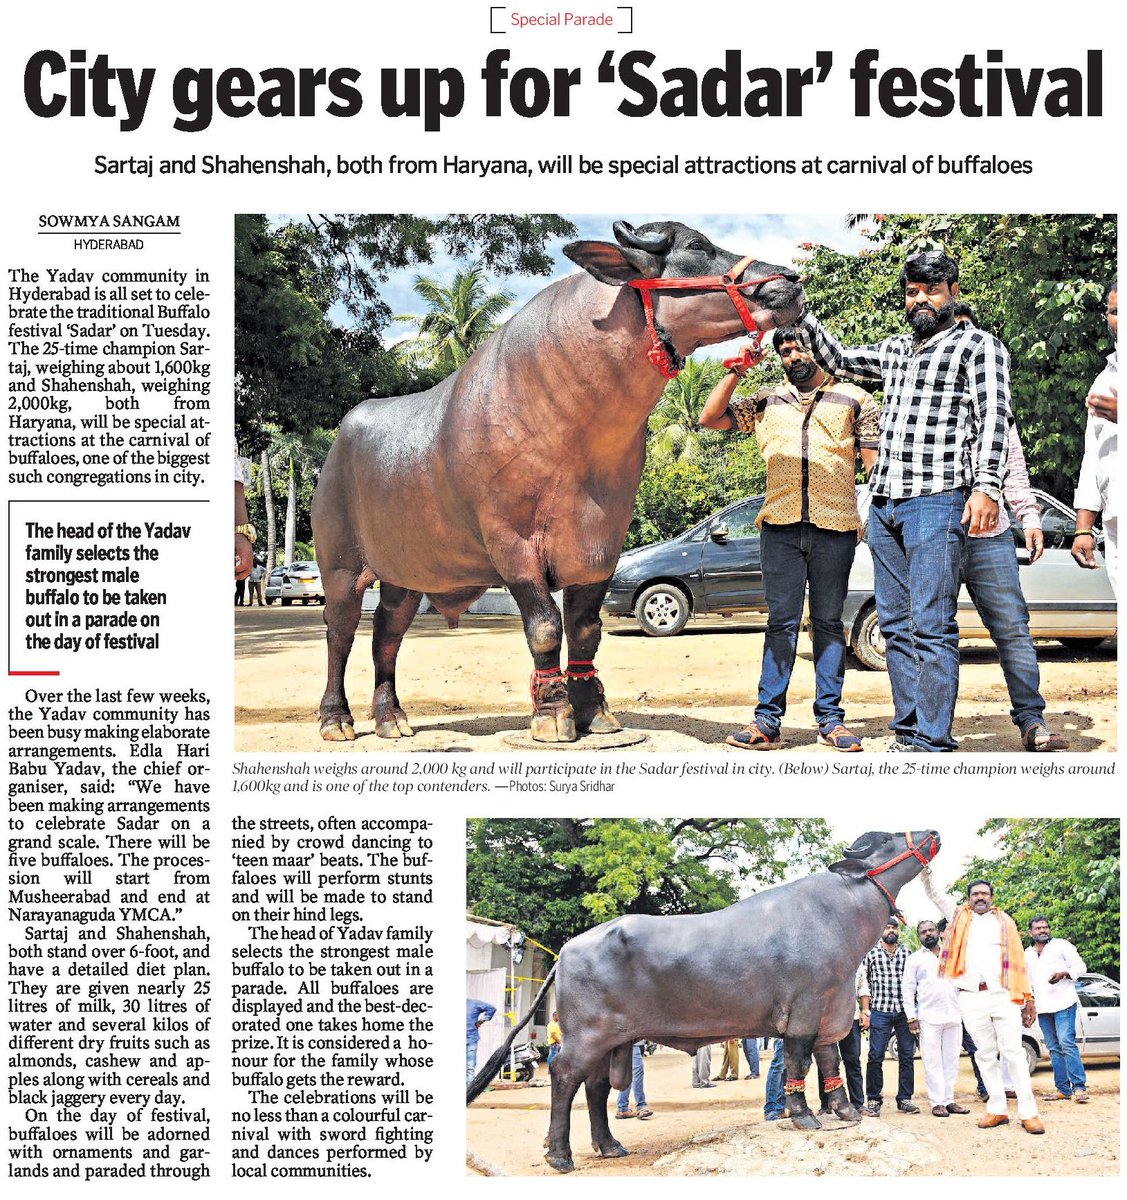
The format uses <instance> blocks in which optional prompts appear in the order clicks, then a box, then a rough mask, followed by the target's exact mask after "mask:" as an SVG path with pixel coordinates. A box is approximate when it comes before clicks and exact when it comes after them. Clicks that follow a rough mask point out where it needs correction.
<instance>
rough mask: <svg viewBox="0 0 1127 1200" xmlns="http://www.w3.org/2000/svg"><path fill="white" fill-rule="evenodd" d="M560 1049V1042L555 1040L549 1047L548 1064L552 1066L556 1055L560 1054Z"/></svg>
mask: <svg viewBox="0 0 1127 1200" xmlns="http://www.w3.org/2000/svg"><path fill="white" fill-rule="evenodd" d="M560 1049H561V1047H560V1043H559V1042H553V1043H552V1044H551V1045H550V1046H549V1047H548V1066H551V1065H552V1063H554V1062H555V1061H556V1055H557V1054H559V1052H560Z"/></svg>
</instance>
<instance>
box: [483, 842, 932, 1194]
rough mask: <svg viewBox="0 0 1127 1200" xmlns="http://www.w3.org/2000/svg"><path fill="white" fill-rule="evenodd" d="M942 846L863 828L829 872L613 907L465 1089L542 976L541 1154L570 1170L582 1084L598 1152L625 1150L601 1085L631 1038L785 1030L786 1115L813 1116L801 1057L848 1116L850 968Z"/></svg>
mask: <svg viewBox="0 0 1127 1200" xmlns="http://www.w3.org/2000/svg"><path fill="white" fill-rule="evenodd" d="M938 850H939V835H938V834H937V833H936V832H935V831H934V830H930V829H928V830H920V831H916V832H912V833H866V834H864V835H862V836H861V837H859V838H858V839H857V840H856V841H855V842H854V843H853V845H852V846H850V847H849V849H848V850H846V851H845V857H844V858H843V859H842V860H841V861H840V862H836V863H834V864H833V865H832V866H831V867H830V868H829V870H828V871H819V872H818V873H817V874H816V875H811V876H808V877H807V878H806V879H798V880H795V881H794V882H792V883H784V884H781V885H780V886H778V887H773V888H769V889H768V890H767V891H764V892H759V893H757V894H756V895H754V896H752V897H750V898H749V899H747V900H741V901H740V902H739V903H738V904H733V905H732V906H731V907H730V908H725V909H722V910H721V911H719V912H713V913H705V914H702V915H699V916H684V917H646V916H629V917H619V918H617V919H616V920H614V921H608V922H607V923H606V924H605V925H598V926H596V927H595V928H594V929H589V930H588V931H587V932H586V933H581V934H580V935H579V936H578V937H576V938H573V939H572V940H571V941H570V942H568V943H567V944H566V945H565V946H564V948H563V950H562V951H561V952H560V957H559V961H558V962H557V964H556V966H555V967H554V968H553V970H552V973H551V975H549V977H548V980H547V981H546V982H545V984H544V989H543V990H542V991H541V995H540V996H538V997H537V998H536V1000H535V1001H534V1002H533V1005H532V1008H531V1009H530V1011H529V1013H528V1014H527V1015H526V1017H525V1018H524V1020H523V1021H522V1022H521V1023H520V1024H519V1025H517V1026H516V1028H514V1029H513V1030H512V1031H511V1033H510V1034H509V1038H508V1040H507V1041H506V1042H505V1044H504V1045H503V1046H501V1047H500V1048H499V1049H498V1050H497V1051H496V1052H495V1053H494V1054H493V1056H492V1057H491V1058H490V1061H489V1062H487V1063H486V1064H485V1066H484V1067H482V1069H481V1070H480V1071H479V1072H478V1074H477V1076H476V1077H475V1078H474V1080H473V1082H472V1083H471V1084H470V1085H469V1087H468V1088H467V1090H466V1101H467V1103H469V1102H470V1101H472V1100H474V1099H475V1098H476V1097H477V1096H479V1095H480V1094H481V1093H482V1092H483V1091H484V1090H485V1088H486V1087H487V1086H488V1084H489V1083H490V1082H491V1081H492V1079H493V1078H494V1076H495V1075H496V1073H497V1070H498V1069H499V1067H500V1065H501V1063H502V1062H503V1060H504V1057H505V1055H506V1054H507V1053H508V1048H509V1045H510V1044H511V1043H512V1041H513V1039H514V1038H515V1037H516V1035H517V1034H518V1033H519V1032H520V1030H521V1029H522V1028H523V1027H524V1025H526V1024H527V1023H528V1020H529V1018H530V1017H531V1016H532V1013H533V1012H535V1010H536V1007H537V1004H538V1003H539V1001H540V999H541V997H542V996H543V994H544V991H546V990H547V988H548V985H549V984H550V982H551V980H552V977H553V976H554V977H555V980H556V1007H557V1008H558V1009H559V1014H560V1026H561V1028H562V1029H563V1049H562V1050H561V1051H560V1053H559V1054H558V1055H557V1056H556V1058H555V1061H554V1062H553V1063H552V1067H551V1074H552V1123H551V1126H550V1127H549V1130H548V1142H547V1146H548V1149H547V1153H546V1155H545V1157H546V1158H547V1160H548V1162H549V1163H550V1164H551V1165H552V1166H553V1167H555V1168H556V1170H557V1171H570V1170H571V1169H572V1167H573V1165H574V1164H573V1163H572V1158H571V1103H572V1100H573V1099H574V1098H575V1093H576V1092H577V1091H578V1090H579V1085H580V1084H581V1083H584V1084H586V1087H587V1108H588V1111H589V1114H590V1119H591V1141H592V1145H593V1146H594V1150H595V1153H596V1154H598V1155H600V1156H602V1157H603V1158H618V1157H620V1156H621V1155H623V1154H626V1153H628V1151H627V1150H626V1148H625V1147H624V1146H623V1145H622V1144H621V1143H620V1142H619V1141H618V1140H617V1139H616V1138H615V1137H614V1135H613V1134H612V1133H611V1131H610V1123H609V1121H608V1120H607V1098H608V1096H609V1095H610V1089H611V1088H612V1087H615V1088H618V1089H622V1088H625V1087H626V1086H627V1085H628V1084H629V1082H630V1067H631V1048H632V1045H633V1043H634V1042H635V1041H636V1040H637V1039H639V1038H649V1039H650V1040H651V1041H655V1042H660V1043H661V1044H662V1045H664V1046H672V1047H673V1048H674V1049H677V1050H685V1051H687V1052H688V1053H689V1054H693V1053H695V1052H696V1051H697V1050H698V1049H700V1047H701V1046H707V1045H710V1044H712V1043H714V1042H722V1041H726V1040H728V1039H729V1038H741V1037H768V1036H770V1037H779V1036H781V1037H782V1038H783V1047H784V1048H783V1054H784V1058H785V1061H786V1069H787V1097H786V1105H787V1115H788V1116H789V1117H791V1118H792V1119H793V1121H794V1124H795V1125H796V1126H798V1127H799V1128H800V1129H818V1128H820V1125H819V1122H818V1118H817V1117H815V1116H814V1114H813V1113H812V1112H811V1111H810V1109H809V1107H808V1106H807V1104H806V1095H805V1092H804V1090H803V1089H804V1087H805V1083H804V1081H805V1078H806V1072H807V1071H808V1070H809V1069H810V1059H811V1056H813V1058H814V1059H815V1060H816V1062H817V1064H818V1066H819V1067H820V1068H821V1069H822V1073H823V1074H824V1075H825V1077H826V1080H827V1087H828V1101H829V1106H830V1109H831V1110H832V1111H833V1112H834V1113H836V1114H837V1115H838V1116H839V1117H841V1118H842V1119H843V1120H847V1121H856V1120H857V1119H858V1114H857V1112H856V1110H855V1109H854V1108H853V1106H852V1105H851V1104H850V1103H849V1097H848V1095H847V1093H846V1091H845V1087H844V1084H843V1082H842V1080H841V1078H840V1077H839V1076H838V1066H839V1058H838V1051H837V1043H838V1042H839V1041H840V1040H841V1039H842V1038H843V1037H845V1035H846V1034H847V1033H848V1032H849V1030H850V1028H851V1027H852V1024H853V1012H854V1006H855V1004H856V996H855V991H854V977H855V975H856V971H857V967H858V965H859V964H860V962H861V959H862V958H864V956H865V954H866V953H867V952H868V951H869V950H870V949H871V948H872V947H873V946H874V945H875V944H876V941H877V938H878V936H879V934H880V932H881V929H882V928H883V927H884V924H885V922H886V921H887V920H888V916H889V913H890V912H892V911H895V902H896V895H897V893H898V892H899V890H900V888H901V887H903V886H904V884H905V883H907V882H908V880H909V879H912V878H913V877H914V876H915V875H917V874H918V873H919V871H920V868H921V867H922V866H923V865H925V863H927V862H930V860H931V859H933V858H934V857H935V855H936V853H937V852H938Z"/></svg>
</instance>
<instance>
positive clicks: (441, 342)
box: [395, 263, 514, 375]
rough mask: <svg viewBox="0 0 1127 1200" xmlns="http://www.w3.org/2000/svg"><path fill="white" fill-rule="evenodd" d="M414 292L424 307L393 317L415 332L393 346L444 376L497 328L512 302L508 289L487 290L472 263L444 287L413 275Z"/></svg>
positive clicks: (477, 266) (402, 355)
mask: <svg viewBox="0 0 1127 1200" xmlns="http://www.w3.org/2000/svg"><path fill="white" fill-rule="evenodd" d="M413 287H414V291H415V294H416V295H417V296H418V297H419V298H420V299H421V300H422V301H424V303H425V304H426V306H427V310H426V312H425V313H424V314H422V315H421V316H418V315H412V314H407V313H405V314H402V315H400V316H397V317H396V318H395V319H396V320H397V321H409V322H412V323H414V324H417V325H418V335H417V336H416V337H414V338H410V339H408V340H407V341H405V342H399V343H398V344H397V345H396V347H395V349H396V352H397V353H398V354H399V356H400V358H401V359H402V360H403V361H404V362H405V363H407V364H408V365H411V366H415V365H421V366H424V367H429V368H433V369H434V370H437V371H439V372H441V373H442V374H444V375H448V374H450V373H451V372H453V371H456V370H458V368H459V367H461V366H462V365H463V364H464V363H465V362H466V360H467V359H468V358H469V357H470V355H471V354H473V352H474V351H475V350H476V349H477V348H478V346H480V345H481V343H482V342H484V341H485V339H486V338H487V337H488V336H489V335H490V334H491V333H493V331H494V330H495V329H496V328H497V326H498V322H499V320H500V318H501V317H502V316H504V314H505V313H506V312H507V311H508V309H509V308H510V306H511V305H512V303H513V299H514V296H513V293H512V292H509V291H506V290H504V289H503V288H502V289H501V290H500V291H494V292H491V291H489V290H488V286H487V280H486V276H485V271H484V270H483V269H482V267H481V265H480V264H479V263H474V264H473V265H472V266H470V267H468V268H467V269H466V270H464V271H458V272H457V273H456V274H455V275H454V279H453V281H452V282H451V283H450V285H449V286H446V285H444V284H442V283H440V282H439V281H438V280H437V279H432V278H431V277H430V276H428V275H417V276H416V277H415V282H414V284H413Z"/></svg>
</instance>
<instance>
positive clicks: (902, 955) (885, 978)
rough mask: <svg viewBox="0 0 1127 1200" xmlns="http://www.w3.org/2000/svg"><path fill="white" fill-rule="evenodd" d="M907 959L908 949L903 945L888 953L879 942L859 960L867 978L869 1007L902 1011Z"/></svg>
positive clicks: (885, 1011)
mask: <svg viewBox="0 0 1127 1200" xmlns="http://www.w3.org/2000/svg"><path fill="white" fill-rule="evenodd" d="M907 961H908V951H907V949H906V948H905V947H904V946H897V947H896V953H895V954H889V953H888V951H887V950H885V948H884V946H883V945H882V944H881V943H880V942H878V943H877V944H876V945H875V946H874V947H873V948H872V949H871V950H870V951H869V953H868V954H866V955H865V957H864V958H863V959H862V960H861V967H862V969H863V970H864V972H865V975H866V976H867V977H868V980H869V1007H870V1008H871V1009H873V1010H874V1011H875V1012H883V1013H898V1012H903V1010H904V966H905V964H906V963H907Z"/></svg>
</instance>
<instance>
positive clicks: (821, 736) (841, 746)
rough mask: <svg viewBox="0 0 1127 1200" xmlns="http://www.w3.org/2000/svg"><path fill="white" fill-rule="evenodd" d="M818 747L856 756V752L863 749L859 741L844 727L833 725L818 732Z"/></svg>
mask: <svg viewBox="0 0 1127 1200" xmlns="http://www.w3.org/2000/svg"><path fill="white" fill-rule="evenodd" d="M818 745H819V746H832V747H833V748H834V749H835V750H840V751H841V752H842V753H843V754H856V753H857V751H858V750H861V749H863V747H862V745H861V739H860V738H859V737H858V736H857V735H856V734H855V733H853V732H852V730H849V729H846V728H845V726H844V725H835V726H834V727H833V728H832V729H827V730H825V731H822V730H819V732H818Z"/></svg>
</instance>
